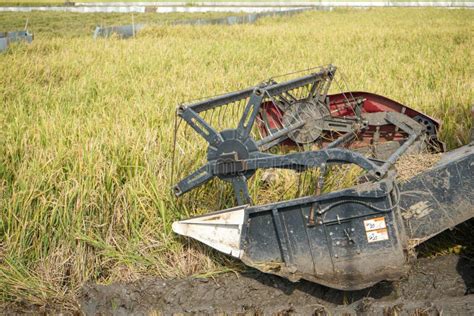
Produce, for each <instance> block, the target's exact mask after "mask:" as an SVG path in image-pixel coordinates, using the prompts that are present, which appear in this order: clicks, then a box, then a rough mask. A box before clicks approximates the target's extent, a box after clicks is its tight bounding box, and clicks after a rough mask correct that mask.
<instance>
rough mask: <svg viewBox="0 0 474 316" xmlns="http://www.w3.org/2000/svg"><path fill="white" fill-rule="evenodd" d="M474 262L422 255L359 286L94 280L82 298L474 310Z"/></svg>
mask: <svg viewBox="0 0 474 316" xmlns="http://www.w3.org/2000/svg"><path fill="white" fill-rule="evenodd" d="M472 289H474V263H473V261H472V259H467V258H462V257H459V256H456V255H447V256H442V257H437V258H431V259H420V260H418V261H417V263H416V264H415V266H414V267H413V269H412V271H411V272H410V274H409V275H408V276H407V277H406V278H405V279H403V280H400V281H397V282H382V283H379V284H377V285H376V286H374V287H372V288H369V289H366V290H361V291H353V292H343V291H338V290H334V289H330V288H327V287H324V286H321V285H317V284H314V283H311V282H306V281H301V282H298V283H291V282H289V281H287V280H285V279H282V278H279V277H276V276H271V275H267V274H263V273H259V272H257V271H255V270H252V271H249V272H245V273H242V274H238V275H237V274H233V273H229V274H224V275H220V276H217V277H214V278H209V279H197V278H187V279H180V280H161V279H156V278H155V279H154V278H148V279H143V280H140V281H137V282H133V283H116V284H112V285H108V286H104V285H95V284H88V285H86V286H85V287H84V288H83V290H82V294H81V297H80V306H81V309H82V311H83V312H84V313H85V314H86V315H97V314H103V315H109V314H114V315H130V314H150V313H153V312H156V313H158V314H165V315H169V314H175V313H185V314H188V313H189V314H194V313H195V314H217V313H220V314H223V313H224V314H246V315H252V314H258V315H272V314H279V315H288V314H304V315H334V314H335V315H341V314H342V315H368V314H369V315H372V314H377V315H441V314H443V315H473V314H474V295H472V294H471V293H472Z"/></svg>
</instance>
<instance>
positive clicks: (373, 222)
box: [364, 217, 387, 232]
mask: <svg viewBox="0 0 474 316" xmlns="http://www.w3.org/2000/svg"><path fill="white" fill-rule="evenodd" d="M364 227H365V231H366V232H368V231H371V230H374V229H381V228H385V227H387V225H385V218H383V217H376V218H371V219H367V220H365V221H364Z"/></svg>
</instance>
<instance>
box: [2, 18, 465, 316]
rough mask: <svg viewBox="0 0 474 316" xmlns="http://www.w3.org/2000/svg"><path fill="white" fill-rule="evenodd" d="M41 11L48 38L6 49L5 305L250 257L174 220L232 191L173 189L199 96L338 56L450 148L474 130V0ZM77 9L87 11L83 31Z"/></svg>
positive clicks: (218, 203)
mask: <svg viewBox="0 0 474 316" xmlns="http://www.w3.org/2000/svg"><path fill="white" fill-rule="evenodd" d="M25 17H26V15H24V14H10V13H8V14H4V13H1V14H0V26H1V28H2V30H7V29H6V28H9V27H10V26H14V28H13V29H15V28H18V27H21V26H23V25H24V21H25ZM27 17H28V19H29V23H30V29H31V30H32V31H33V32H36V34H35V41H34V42H33V43H32V44H31V45H14V46H12V47H11V49H9V50H8V51H7V52H6V53H3V54H0V98H1V99H0V100H1V105H2V111H1V112H0V214H1V217H0V243H1V244H0V301H3V302H4V303H8V302H16V303H24V304H38V305H42V306H53V305H55V304H60V305H61V306H63V307H64V308H75V304H76V301H75V295H76V294H77V291H78V290H79V289H80V287H81V285H82V284H84V282H87V281H93V282H102V283H108V282H114V281H119V280H134V279H137V278H140V277H143V276H159V277H163V278H171V277H182V276H186V275H192V274H201V273H217V272H219V271H226V270H229V269H238V268H239V266H238V264H237V263H235V262H233V261H231V260H230V259H228V258H226V257H225V256H221V255H219V254H217V253H214V252H211V251H210V250H209V249H207V248H206V247H204V246H201V245H200V244H198V243H195V242H192V241H190V240H187V239H182V238H179V237H177V236H175V235H174V234H173V232H172V231H171V223H172V222H173V221H174V220H177V219H182V218H186V217H188V216H191V215H193V214H196V213H200V212H205V211H209V210H216V209H219V208H222V207H225V206H228V204H229V201H228V200H226V201H222V200H219V199H216V194H215V192H213V191H212V190H210V189H209V188H207V189H206V188H204V189H202V190H199V193H198V194H195V195H193V198H192V199H191V198H190V197H184V198H183V199H176V198H174V197H173V195H172V194H171V190H170V188H171V186H172V184H173V183H172V180H171V175H170V173H171V172H170V169H171V160H172V148H173V131H174V112H175V108H176V106H177V105H178V104H179V103H180V102H183V101H185V100H189V99H194V98H197V97H201V96H206V95H214V94H217V93H222V92H226V91H232V90H235V89H240V88H244V87H246V86H249V85H254V84H257V83H259V82H261V81H262V80H265V79H267V78H269V77H272V76H275V75H278V74H281V73H288V72H291V71H294V70H298V69H305V68H308V67H312V66H316V65H321V64H328V63H333V64H335V65H337V66H338V68H339V70H338V71H339V75H340V74H341V73H342V74H343V75H344V77H345V80H346V81H347V83H348V84H349V86H350V88H351V89H352V90H359V91H360V90H362V91H370V92H373V93H377V94H382V95H385V96H387V97H389V98H392V99H394V100H397V101H399V102H401V103H404V104H406V105H408V106H411V107H413V108H416V109H418V110H421V111H423V112H425V113H427V114H428V115H431V116H432V117H434V118H436V119H439V120H440V121H442V122H443V126H442V130H441V137H442V139H443V140H444V141H445V142H446V144H447V146H448V148H455V147H457V146H460V145H462V144H465V143H467V142H468V138H469V135H470V128H471V120H470V108H471V105H472V104H473V103H474V76H473V74H474V62H473V61H474V60H473V53H474V36H473V35H474V11H472V10H442V9H371V10H335V11H333V12H308V13H303V14H300V15H297V16H294V17H290V18H286V17H285V18H266V19H262V20H259V21H258V22H257V23H256V24H254V25H237V26H199V27H193V26H174V27H172V26H155V27H151V28H148V29H146V30H144V31H143V32H141V33H139V35H138V37H137V38H134V39H129V40H120V39H113V38H112V39H106V40H105V39H101V40H93V39H92V30H93V26H94V23H95V24H100V19H101V16H100V15H70V16H69V15H68V14H63V15H61V19H56V18H55V16H54V15H51V14H48V13H30V14H28V16H27ZM144 18H145V16H142V17H140V18H139V19H144ZM168 18H173V17H172V16H169V17H168ZM180 18H181V16H180ZM82 19H83V20H82ZM118 19H121V20H120V21H119V22H122V21H126V20H129V19H131V16H130V15H121V16H120V17H118ZM40 20H41V21H42V22H41V23H39V22H36V21H40ZM72 20H75V21H76V22H75V23H77V24H80V23H79V22H80V21H88V22H85V25H87V27H86V28H85V29H84V32H82V33H81V32H78V31H75V30H71V29H72V28H71V27H70V25H69V24H68V23H67V21H72ZM95 21H96V22H95ZM108 22H110V23H112V22H113V21H108ZM117 24H120V23H117ZM39 25H41V27H40V26H39ZM48 25H50V27H49V29H48ZM53 26H54V29H53ZM89 27H90V28H91V30H90V32H89V31H86V29H89ZM68 32H72V33H73V35H71V36H69V35H67V34H69V33H68ZM194 159H195V157H192V156H189V163H188V164H186V167H185V168H184V167H183V169H189V170H181V171H182V172H183V173H186V172H187V171H190V170H191V169H192V168H194V167H196V166H197V164H195V163H192V162H193V161H194Z"/></svg>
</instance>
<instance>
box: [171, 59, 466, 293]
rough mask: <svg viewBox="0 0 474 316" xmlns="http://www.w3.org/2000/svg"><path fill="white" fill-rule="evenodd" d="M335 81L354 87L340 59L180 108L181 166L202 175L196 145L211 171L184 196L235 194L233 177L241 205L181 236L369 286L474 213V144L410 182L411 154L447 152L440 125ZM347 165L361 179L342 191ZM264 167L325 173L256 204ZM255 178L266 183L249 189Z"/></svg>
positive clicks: (190, 225)
mask: <svg viewBox="0 0 474 316" xmlns="http://www.w3.org/2000/svg"><path fill="white" fill-rule="evenodd" d="M331 84H336V85H338V86H339V88H340V89H341V90H342V85H343V84H342V83H341V81H340V80H338V79H336V67H335V66H333V65H328V66H323V67H318V68H315V69H311V70H309V71H306V72H304V73H302V74H299V76H298V77H296V76H293V77H291V78H290V79H288V80H285V81H280V82H277V81H276V78H272V79H270V80H267V81H265V82H263V83H261V84H259V85H257V86H253V87H249V88H247V89H243V90H239V91H235V92H231V93H228V94H224V95H220V96H215V97H211V98H208V99H205V100H199V101H195V102H192V103H188V104H184V105H180V106H179V107H178V109H177V121H176V130H175V152H176V155H175V159H174V160H177V161H179V159H178V158H177V157H187V158H188V159H187V160H188V162H185V160H184V159H182V161H181V162H180V163H179V169H180V172H181V173H183V170H190V168H192V167H193V166H196V164H197V162H196V161H194V160H193V161H189V155H187V154H186V151H187V150H194V151H196V152H200V154H199V155H198V154H197V153H194V156H196V157H198V156H199V157H201V158H199V159H201V163H202V166H200V167H198V168H197V169H195V170H194V171H192V172H191V173H190V174H188V175H187V176H184V177H183V178H182V179H181V180H179V181H178V182H177V183H176V184H175V185H174V187H173V193H174V194H175V195H176V196H178V197H180V196H182V195H183V194H185V193H187V192H189V191H191V190H193V189H196V190H199V189H201V190H203V188H204V189H205V187H206V186H208V191H207V193H206V194H207V196H209V199H210V200H212V201H217V200H219V199H220V198H222V196H226V195H225V192H232V191H230V190H228V191H224V194H223V193H222V192H220V196H219V192H218V190H217V189H216V188H217V187H218V186H217V185H216V183H217V182H219V181H222V183H228V184H229V185H230V186H231V187H232V188H233V195H234V197H235V199H234V201H235V203H236V204H235V206H234V207H231V208H228V209H224V210H220V211H216V212H212V213H208V214H204V215H200V216H196V217H193V218H190V219H184V220H181V221H178V222H175V223H174V224H173V230H174V232H176V233H178V234H180V235H184V236H188V237H191V238H194V239H196V240H198V241H200V242H202V243H204V244H206V245H208V246H210V247H212V248H214V249H217V250H218V251H221V252H223V253H226V254H228V255H230V256H233V257H236V258H239V259H240V260H242V261H243V262H244V263H245V264H246V265H248V266H250V267H253V268H256V269H258V270H260V271H263V272H266V273H272V274H275V275H279V276H282V277H284V278H287V279H289V280H292V281H297V280H300V279H306V280H309V281H313V282H316V283H319V284H323V285H326V286H329V287H332V288H337V289H342V290H357V289H362V288H366V287H369V286H372V285H373V284H375V283H377V282H379V281H382V280H396V279H399V278H400V277H402V276H403V275H405V274H406V272H407V271H408V269H409V268H410V265H411V263H412V262H413V260H414V258H415V257H416V256H415V250H414V248H415V247H416V246H417V245H419V244H420V243H423V242H425V241H426V240H428V239H430V238H432V237H433V236H435V235H437V234H439V233H441V232H442V231H444V230H446V229H449V228H453V227H454V226H456V225H458V224H460V223H462V222H464V221H467V220H468V219H470V218H472V217H473V215H474V190H473V189H474V177H473V174H474V172H473V170H474V145H473V143H471V144H468V145H465V146H463V147H461V148H458V149H456V150H454V151H451V152H447V153H443V154H442V155H441V158H440V160H439V161H438V162H437V164H436V165H434V166H432V167H430V168H429V169H427V170H423V171H422V172H420V173H418V174H416V175H414V176H413V177H411V178H410V179H408V180H405V181H399V180H397V171H396V168H395V164H396V163H402V162H400V161H399V160H400V158H401V157H402V156H403V155H407V154H410V153H411V154H414V153H420V152H425V153H441V152H444V144H443V143H442V142H441V141H440V140H439V139H438V131H439V128H440V123H439V122H438V121H436V120H435V119H433V118H431V117H429V116H427V115H425V114H423V113H421V112H419V111H416V110H415V109H412V108H410V107H408V106H406V105H403V104H400V103H398V102H396V101H393V100H391V99H389V98H386V97H383V96H380V95H377V94H373V93H367V92H351V91H346V92H341V93H337V94H329V90H330V87H331ZM190 131H194V132H196V133H197V134H196V135H197V136H190ZM180 137H181V140H180ZM199 141H202V143H199ZM196 159H198V158H196ZM343 165H354V166H357V168H358V169H359V170H360V175H359V176H358V177H357V179H356V181H354V183H353V184H352V185H350V186H348V187H345V188H342V189H337V190H333V191H331V190H330V189H331V188H330V187H328V186H327V183H326V180H327V177H328V174H329V173H331V172H333V171H332V170H334V168H337V167H338V166H343ZM175 169H176V168H175ZM259 169H266V170H270V171H269V172H273V171H274V170H279V169H285V170H292V172H293V173H294V174H296V175H302V174H305V173H307V172H308V171H315V172H314V173H313V174H314V175H315V176H314V178H313V179H312V180H311V181H307V183H305V184H303V186H304V187H311V190H310V192H309V193H308V192H306V194H300V195H299V196H296V197H295V198H290V199H283V200H279V201H271V202H270V203H267V202H265V203H263V204H262V203H259V200H253V199H252V194H253V193H254V192H255V190H265V188H264V186H263V185H262V184H261V181H260V182H259V181H255V177H258V175H261V173H258V171H259ZM342 170H347V169H342ZM175 173H176V172H175ZM303 178H305V177H303ZM305 179H306V178H305ZM257 180H258V179H257ZM252 181H253V182H252ZM249 182H252V183H254V184H255V183H257V184H256V185H254V188H252V189H249ZM219 185H220V184H219ZM298 185H301V182H298ZM303 189H304V188H303ZM267 190H268V189H267ZM303 191H304V190H303ZM306 191H308V190H306ZM298 192H301V190H298ZM254 195H255V194H254Z"/></svg>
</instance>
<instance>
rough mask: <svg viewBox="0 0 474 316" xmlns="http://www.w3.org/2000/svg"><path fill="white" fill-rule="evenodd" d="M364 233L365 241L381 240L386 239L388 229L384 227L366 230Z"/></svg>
mask: <svg viewBox="0 0 474 316" xmlns="http://www.w3.org/2000/svg"><path fill="white" fill-rule="evenodd" d="M366 234H367V241H368V242H369V243H371V242H376V241H382V240H388V231H387V229H386V228H382V229H376V230H371V231H370V232H367V233H366Z"/></svg>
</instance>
